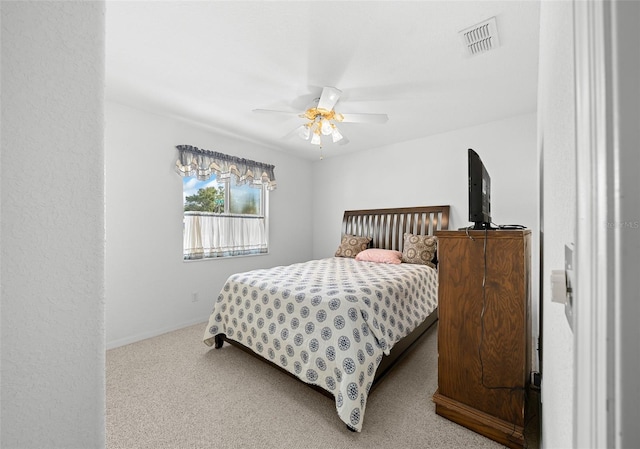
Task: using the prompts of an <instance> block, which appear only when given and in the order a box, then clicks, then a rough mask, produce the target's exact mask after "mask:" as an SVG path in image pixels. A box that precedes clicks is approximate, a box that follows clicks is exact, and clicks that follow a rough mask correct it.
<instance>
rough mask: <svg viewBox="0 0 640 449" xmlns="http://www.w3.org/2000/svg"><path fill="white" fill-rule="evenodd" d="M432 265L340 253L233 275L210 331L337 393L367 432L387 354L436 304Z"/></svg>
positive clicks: (342, 409) (344, 413)
mask: <svg viewBox="0 0 640 449" xmlns="http://www.w3.org/2000/svg"><path fill="white" fill-rule="evenodd" d="M437 291H438V275H437V271H436V270H435V269H433V268H431V267H428V266H426V265H415V264H407V263H402V264H398V265H392V264H382V263H374V262H360V261H356V260H355V259H350V258H343V257H333V258H327V259H320V260H312V261H309V262H305V263H298V264H293V265H289V266H281V267H274V268H270V269H263V270H254V271H249V272H246V273H238V274H234V275H232V276H230V277H229V279H228V280H227V282H226V283H225V285H224V287H223V288H222V290H221V292H220V295H219V296H218V299H217V301H216V303H215V305H214V309H213V312H212V314H211V317H210V318H209V323H208V326H207V329H206V331H205V335H204V342H205V343H206V344H207V345H209V346H211V345H213V343H214V336H215V335H217V334H226V336H227V337H228V338H229V339H231V340H235V341H237V342H239V343H242V344H243V345H245V346H247V347H249V348H251V349H252V350H253V351H254V352H256V353H257V354H259V355H261V356H262V357H264V358H265V359H267V360H270V361H271V362H273V363H275V364H277V365H279V366H281V367H282V368H284V369H285V370H287V371H289V372H291V373H293V374H295V375H296V376H297V377H298V378H300V379H301V380H303V381H304V382H306V383H309V384H314V385H318V386H320V387H321V388H323V389H325V390H327V391H330V392H332V393H333V395H334V397H335V400H336V409H337V411H338V415H339V416H340V418H341V419H342V420H343V421H344V422H345V423H346V424H347V425H349V426H350V427H352V428H353V429H355V430H357V431H360V430H361V429H362V421H363V417H364V411H365V406H366V402H367V396H368V393H369V389H370V388H371V385H372V382H373V378H374V374H375V372H376V369H377V368H378V365H379V364H380V361H381V360H382V355H383V353H384V354H388V353H389V350H390V349H391V348H392V347H393V345H394V344H395V343H396V342H397V341H398V340H400V339H401V338H402V337H404V336H406V335H407V334H409V333H410V332H411V331H412V330H413V329H415V328H416V327H417V326H419V325H420V324H421V323H422V322H423V321H424V320H425V319H426V318H427V316H428V315H429V314H430V313H431V312H433V311H434V310H435V309H436V307H437Z"/></svg>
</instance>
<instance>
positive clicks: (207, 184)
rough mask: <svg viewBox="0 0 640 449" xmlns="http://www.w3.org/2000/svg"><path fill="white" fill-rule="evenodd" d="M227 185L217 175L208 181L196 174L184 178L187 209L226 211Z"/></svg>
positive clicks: (185, 208)
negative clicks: (201, 179) (197, 176)
mask: <svg viewBox="0 0 640 449" xmlns="http://www.w3.org/2000/svg"><path fill="white" fill-rule="evenodd" d="M224 191H225V185H224V183H219V182H218V180H217V179H216V177H215V175H214V176H213V177H211V178H210V179H208V180H206V181H199V180H198V179H196V178H195V177H194V176H190V177H185V178H182V195H183V200H184V210H185V211H198V212H214V213H218V214H222V213H224V211H225V210H224V206H225V195H224Z"/></svg>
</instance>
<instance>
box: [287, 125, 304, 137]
mask: <svg viewBox="0 0 640 449" xmlns="http://www.w3.org/2000/svg"><path fill="white" fill-rule="evenodd" d="M304 128H305V125H300V126H298V127H297V128H294V129H292V130H291V131H289V132H288V133H287V134H285V135H284V136H282V138H283V139H290V138H292V137H294V136H295V137H296V138H298V139H300V138H302V136H301V135H300V133H301V132H302V130H303V129H304ZM304 140H309V139H304Z"/></svg>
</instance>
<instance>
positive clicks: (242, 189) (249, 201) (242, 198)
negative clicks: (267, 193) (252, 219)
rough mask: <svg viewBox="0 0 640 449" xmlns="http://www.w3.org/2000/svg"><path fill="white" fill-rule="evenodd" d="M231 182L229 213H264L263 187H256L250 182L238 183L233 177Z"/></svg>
mask: <svg viewBox="0 0 640 449" xmlns="http://www.w3.org/2000/svg"><path fill="white" fill-rule="evenodd" d="M230 184H231V186H230V189H229V213H231V214H243V215H262V187H260V188H255V187H253V186H251V185H249V184H242V185H236V183H235V179H232V180H231V182H230Z"/></svg>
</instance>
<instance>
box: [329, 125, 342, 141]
mask: <svg viewBox="0 0 640 449" xmlns="http://www.w3.org/2000/svg"><path fill="white" fill-rule="evenodd" d="M331 137H332V138H333V143H336V142H339V141H340V140H342V137H343V136H342V134H341V133H340V130H339V129H338V128H337V127H336V125H331Z"/></svg>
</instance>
